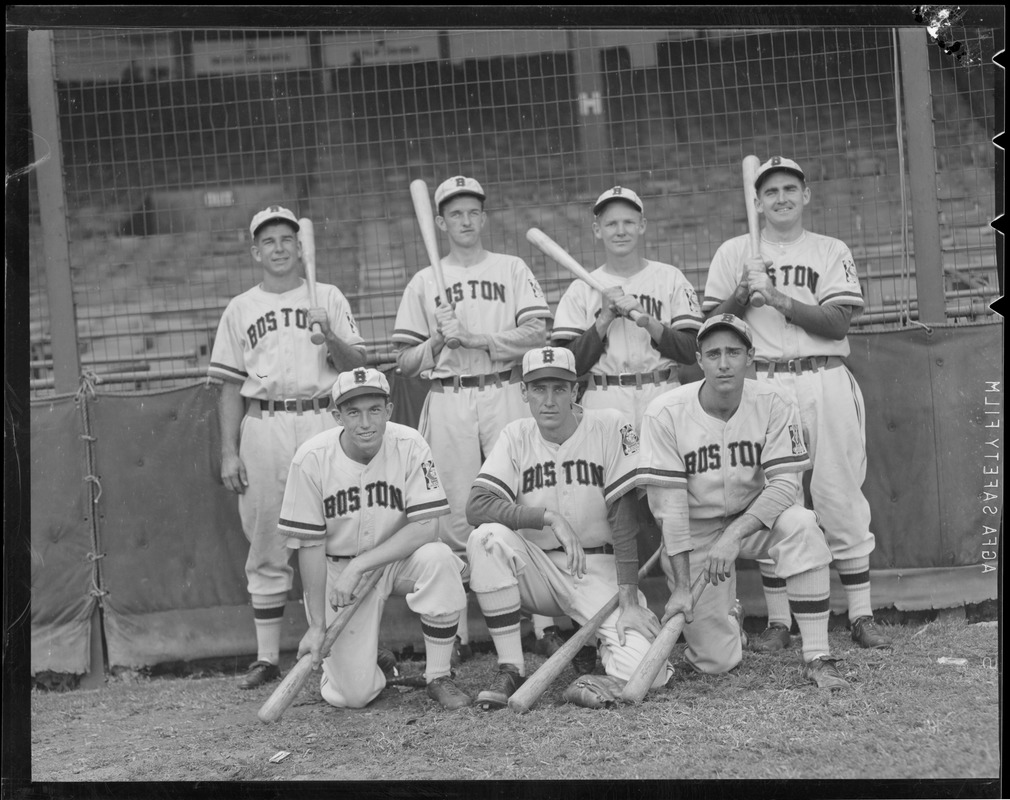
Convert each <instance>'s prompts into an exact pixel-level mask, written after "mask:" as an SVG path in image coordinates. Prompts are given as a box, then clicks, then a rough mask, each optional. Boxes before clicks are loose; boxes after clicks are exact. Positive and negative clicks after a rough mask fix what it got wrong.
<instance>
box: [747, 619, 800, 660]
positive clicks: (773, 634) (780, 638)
mask: <svg viewBox="0 0 1010 800" xmlns="http://www.w3.org/2000/svg"><path fill="white" fill-rule="evenodd" d="M790 642H791V638H790V636H789V628H787V627H786V626H785V625H782V624H780V623H778V622H773V623H771V625H769V626H768V627H767V628H765V629H764V630H763V631H761V633H759V634H758V635H757V636H755V637H753V638H752V639H751V640H750V644H749V645H748V649H749V650H751V651H752V652H754V653H777V652H778V651H779V650H785V649H786V648H787V647H789V645H790Z"/></svg>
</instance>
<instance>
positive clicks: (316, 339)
mask: <svg viewBox="0 0 1010 800" xmlns="http://www.w3.org/2000/svg"><path fill="white" fill-rule="evenodd" d="M311 329H312V344H322V343H323V342H325V341H326V336H325V335H324V334H323V326H322V325H320V324H319V323H318V322H313V323H312V325H311Z"/></svg>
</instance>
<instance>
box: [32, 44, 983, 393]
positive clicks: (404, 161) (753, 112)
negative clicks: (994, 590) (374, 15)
mask: <svg viewBox="0 0 1010 800" xmlns="http://www.w3.org/2000/svg"><path fill="white" fill-rule="evenodd" d="M958 34H959V35H960V36H961V38H962V39H963V40H964V41H965V43H966V45H967V48H968V49H970V51H971V52H972V53H974V54H976V55H977V57H976V58H973V59H971V60H970V61H968V62H965V61H961V62H956V61H955V60H954V59H953V58H950V57H949V56H947V55H946V54H944V53H943V52H942V51H941V50H940V49H939V48H936V47H930V48H929V70H928V76H925V75H923V76H919V80H922V81H926V80H928V82H929V88H930V90H931V95H932V118H933V119H934V127H933V130H932V131H928V132H927V133H928V134H929V135H931V136H932V138H933V143H934V150H933V152H934V154H935V164H920V163H914V164H913V163H909V159H908V157H907V154H906V153H907V145H908V142H909V139H910V137H913V136H919V135H923V132H922V131H919V130H909V129H908V126H906V125H905V111H904V106H903V94H902V91H901V90H902V86H903V85H904V80H903V76H902V74H901V71H900V70H901V67H900V61H901V59H900V57H899V48H898V45H897V38H896V35H895V32H894V31H892V30H891V29H883V28H873V27H868V28H859V29H825V30H807V29H802V30H801V29H796V30H784V29H769V30H740V31H732V30H718V31H716V30H669V29H663V30H658V29H649V30H621V31H615V30H589V29H579V30H547V29H539V30H483V31H460V30H452V31H438V30H410V31H397V30H368V31H365V30H355V31H350V32H338V31H320V30H313V31H285V32H283V33H273V34H267V33H264V32H262V31H237V30H236V31H230V32H221V31H198V30H185V31H182V30H180V31H163V30H159V31H152V30H115V31H112V30H61V31H57V32H56V33H55V35H54V37H53V53H52V57H53V59H54V61H55V81H53V83H54V85H53V86H51V87H48V89H49V92H50V94H51V97H52V98H53V102H54V103H55V104H56V112H57V118H58V128H59V131H58V132H59V137H60V141H61V146H62V150H61V152H62V156H63V197H62V201H63V204H64V207H65V216H66V223H67V239H68V242H67V245H66V247H67V250H68V251H69V252H68V257H69V271H70V277H71V281H72V292H73V303H74V308H75V313H76V327H75V333H76V339H77V343H78V351H79V353H80V360H81V367H82V369H86V370H89V371H91V372H94V373H95V374H96V375H99V376H100V377H101V378H102V380H103V381H105V382H106V383H110V384H115V385H117V386H118V387H119V388H125V389H130V388H137V389H146V388H164V387H169V386H172V385H176V384H178V383H179V382H186V381H190V382H191V381H193V380H195V379H198V378H199V377H200V376H203V375H204V374H205V370H206V364H207V361H208V357H209V353H210V349H211V345H212V339H213V336H214V332H215V328H216V325H217V321H218V319H219V317H220V315H221V312H222V311H223V309H224V307H225V305H226V303H227V302H228V300H229V299H230V298H231V297H233V296H234V295H236V294H238V293H240V292H242V291H244V290H245V289H247V288H249V287H251V286H252V285H254V284H255V283H257V282H258V281H259V279H260V271H259V268H258V267H257V266H256V265H255V263H254V262H253V261H252V259H251V257H250V254H249V246H250V241H249V236H248V227H247V226H248V221H249V219H250V217H251V216H252V214H253V213H254V212H255V211H257V210H259V209H260V208H263V207H264V206H266V205H268V204H273V203H279V204H282V205H285V206H287V207H289V208H291V209H292V210H294V211H295V213H296V214H298V215H299V216H308V217H311V218H312V219H313V220H314V222H315V227H316V236H317V248H318V265H319V267H318V268H319V279H320V281H323V282H329V283H334V284H336V285H338V286H339V287H340V288H341V289H342V290H343V291H344V293H345V294H346V295H347V296H348V297H349V299H350V300H351V303H352V305H353V308H354V312H355V314H356V316H357V319H358V322H359V324H360V326H361V328H362V331H363V334H364V336H365V338H366V340H367V343H368V346H369V353H370V358H371V360H372V361H373V362H374V363H388V362H389V361H391V360H392V350H391V345H390V343H389V336H390V333H391V330H392V321H393V318H394V316H395V313H396V308H397V305H398V303H399V298H400V294H401V292H402V290H403V287H404V285H405V284H406V281H407V279H408V278H409V276H410V275H412V274H413V273H414V272H415V271H416V270H417V269H419V268H421V267H423V266H425V265H426V264H427V259H426V257H425V255H424V248H423V244H422V242H421V239H420V235H419V232H418V230H417V226H416V223H415V221H414V217H413V211H412V207H411V203H410V197H409V192H408V185H409V183H410V181H411V180H413V179H415V178H423V179H425V180H427V181H428V183H429V186H430V187H431V188H432V189H434V186H435V185H436V184H437V183H438V182H440V181H441V180H444V179H445V178H447V177H450V176H452V175H456V174H467V175H472V176H474V177H476V178H478V179H479V180H480V181H481V183H482V184H483V185H484V187H485V189H486V190H487V191H488V193H489V197H488V203H487V210H488V212H489V217H490V227H489V230H488V233H487V236H486V238H485V240H484V244H485V246H486V247H487V248H488V249H490V250H497V251H505V252H511V253H516V254H518V255H520V256H522V257H523V258H525V259H526V260H527V262H528V263H529V264H530V265H531V267H532V268H533V271H534V272H535V274H536V275H537V277H538V278H539V279H540V280H541V282H542V285H543V286H544V288H545V290H546V291H547V294H548V300H550V301H551V303H552V304H556V302H557V300H558V299H559V297H560V295H561V293H562V291H563V290H564V288H565V287H567V285H568V283H569V282H570V280H571V278H570V276H569V275H568V274H567V273H564V272H562V271H560V270H559V269H558V268H557V267H556V266H555V265H554V264H553V263H551V262H549V261H547V260H546V259H545V258H544V257H543V256H542V255H540V254H539V252H538V251H535V250H533V249H532V248H531V247H530V245H529V244H527V242H526V240H525V231H526V230H527V229H528V228H529V227H531V226H534V225H535V226H538V227H541V228H543V229H544V230H545V231H547V232H548V233H549V234H550V235H551V236H553V237H554V238H555V239H556V240H557V241H559V242H560V243H561V244H562V245H564V246H565V247H567V248H568V249H569V251H570V252H571V253H572V254H573V255H574V256H575V258H576V259H578V260H580V261H581V262H582V263H584V264H586V265H587V266H588V267H595V266H596V265H598V264H599V263H601V262H602V259H603V256H602V252H601V251H598V250H597V249H596V248H595V242H594V239H593V236H592V231H591V228H590V223H591V216H590V211H589V208H590V205H591V202H592V200H593V199H595V197H596V196H597V195H598V194H599V193H600V192H601V191H603V190H604V189H606V188H609V187H610V186H613V185H615V184H621V185H625V186H629V187H631V188H634V189H635V190H636V191H637V192H638V193H639V194H640V195H641V196H642V198H643V200H644V201H645V203H646V216H647V217H648V220H649V223H648V225H649V227H648V231H647V234H646V255H647V256H648V257H650V258H654V259H657V260H660V261H666V262H668V263H672V264H675V265H676V266H678V267H680V268H681V269H682V270H683V271H684V272H685V274H686V275H687V276H688V278H689V279H690V280H691V281H692V283H693V284H694V285H695V287H696V288H697V289H698V290H699V291H700V290H701V289H703V288H704V284H705V276H706V273H707V269H708V265H709V260H710V258H711V256H712V254H713V253H714V251H715V249H716V248H717V247H718V246H719V244H720V243H721V242H722V241H724V240H725V239H727V238H729V237H731V236H735V235H738V234H740V233H743V232H744V231H745V230H746V215H745V209H744V206H743V199H742V191H741V186H740V183H741V181H740V161H741V159H742V158H743V156H744V155H746V154H748V153H755V154H757V155H758V156H759V157H761V158H762V160H764V159H766V158H768V157H770V156H772V155H777V154H778V155H784V156H788V157H791V158H794V159H796V160H797V161H799V162H800V163H801V164H802V165H803V167H804V169H805V170H806V171H807V174H808V176H809V182H810V186H811V189H812V193H813V199H812V202H811V204H810V207H809V212H808V216H807V227H809V228H811V229H812V230H816V231H819V232H822V233H825V234H828V235H832V236H837V237H839V238H841V239H843V240H844V241H846V242H847V243H848V244H849V245H850V247H851V248H852V249H853V252H854V255H855V257H856V261H857V268H858V269H859V271H860V277H861V279H862V283H863V291H864V295H865V296H866V299H867V308H866V312H865V313H864V315H863V317H862V319H861V320H860V321H859V322H858V323H857V324H858V325H864V326H865V325H886V326H895V327H897V326H902V325H905V324H908V323H909V322H910V321H912V320H915V319H916V318H917V314H918V311H917V298H916V285H915V281H914V276H915V272H916V264H915V252H914V248H913V246H912V236H911V229H912V224H911V222H912V213H913V209H914V208H915V204H916V203H917V202H919V201H920V200H921V198H919V197H916V196H913V193H912V192H911V191H910V189H909V186H908V182H907V177H908V175H909V174H910V173H911V171H913V170H932V169H934V168H935V175H936V181H935V184H936V198H935V202H937V203H938V204H939V219H938V225H939V232H940V248H941V251H942V258H941V261H942V263H941V264H938V265H933V264H930V265H929V268H930V269H942V272H943V278H944V294H945V302H946V309H947V312H946V313H947V317H948V318H949V319H950V320H952V321H969V320H976V319H982V318H987V317H990V318H991V312H990V311H989V310H988V308H987V306H988V303H989V302H991V301H992V300H993V299H994V298H995V297H996V296H997V295H998V294H999V287H998V285H997V284H998V281H997V270H996V241H995V233H994V232H993V231H992V229H991V228H990V227H989V222H990V220H992V219H993V218H994V217H995V214H996V192H995V185H996V183H995V164H994V148H993V146H992V144H991V141H990V140H991V137H992V136H993V135H994V134H995V133H996V120H995V115H996V91H995V88H996V78H995V74H994V72H995V67H994V66H993V65H992V63H991V56H992V55H993V52H994V47H993V37H992V31H989V30H977V29H973V30H963V31H959V32H958ZM923 40H924V41H923V45H922V46H923V47H926V41H925V36H924V37H923ZM904 77H907V76H904ZM35 112H36V109H33V115H34V114H35ZM35 141H36V149H37V152H36V157H37V158H38V157H39V156H40V155H42V153H40V152H38V150H39V148H41V147H43V146H44V145H43V144H42V142H41V141H40V139H39V138H38V137H36V140H35ZM32 197H33V220H32V222H33V224H32V226H31V237H32V238H31V261H32V267H31V276H32V282H31V323H32V332H31V359H32V360H31V368H32V390H33V395H34V396H43V395H46V394H51V393H52V392H53V385H54V381H53V362H52V358H53V352H52V346H51V336H52V322H53V320H51V318H50V316H51V315H50V312H49V296H50V287H49V286H48V285H47V283H48V282H50V281H51V280H52V273H50V274H49V275H48V276H47V270H46V269H44V268H43V261H44V260H43V258H42V256H43V253H44V251H45V248H46V247H52V246H53V245H52V243H51V242H49V241H45V242H43V240H42V239H43V237H42V235H41V232H40V225H39V222H40V217H41V216H42V214H44V213H45V211H46V209H45V208H44V207H43V206H44V205H45V203H47V202H52V201H51V198H50V199H48V200H43V201H40V199H39V196H38V192H37V191H35V190H34V188H33V190H32Z"/></svg>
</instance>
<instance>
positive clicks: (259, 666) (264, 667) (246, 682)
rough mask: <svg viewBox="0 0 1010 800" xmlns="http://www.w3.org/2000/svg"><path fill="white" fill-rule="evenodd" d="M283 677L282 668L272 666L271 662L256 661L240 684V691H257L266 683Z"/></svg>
mask: <svg viewBox="0 0 1010 800" xmlns="http://www.w3.org/2000/svg"><path fill="white" fill-rule="evenodd" d="M280 676H281V670H280V667H278V666H277V665H276V664H271V663H270V662H269V661H254V662H253V663H252V664H250V665H249V670H248V672H246V674H245V675H244V676H242V680H240V681H239V682H238V688H239V689H255V688H256V687H257V686H262V685H263V684H264V683H270V682H271V681H275V680H277V679H278V678H280Z"/></svg>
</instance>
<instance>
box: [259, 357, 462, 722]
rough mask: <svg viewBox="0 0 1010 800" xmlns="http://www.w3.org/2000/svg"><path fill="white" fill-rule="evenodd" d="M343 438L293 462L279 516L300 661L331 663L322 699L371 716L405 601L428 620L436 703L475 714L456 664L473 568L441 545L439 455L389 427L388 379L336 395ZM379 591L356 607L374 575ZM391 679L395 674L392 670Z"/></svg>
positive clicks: (443, 507) (349, 382)
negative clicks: (394, 613)
mask: <svg viewBox="0 0 1010 800" xmlns="http://www.w3.org/2000/svg"><path fill="white" fill-rule="evenodd" d="M332 395H333V414H334V416H335V418H336V421H337V427H335V428H332V429H331V430H329V431H326V432H325V433H321V434H319V435H317V436H314V437H313V438H311V439H310V440H309V441H307V442H306V443H305V444H304V445H302V446H301V447H300V448H299V449H298V451H297V452H296V454H295V457H294V460H293V461H292V463H291V469H290V472H289V474H288V480H287V485H286V488H285V491H284V502H283V505H282V507H281V517H280V525H279V528H280V533H281V534H283V535H284V536H287V537H288V547H290V548H292V549H296V550H297V551H298V567H299V570H300V572H301V577H302V583H303V585H304V590H305V614H306V617H307V619H308V623H309V629H308V631H306V633H305V636H303V637H302V641H301V643H300V644H299V645H298V656H299V657H301V656H302V655H304V654H305V653H311V654H312V666H313V668H316V667H318V666H319V665H320V663H321V664H322V667H323V674H322V678H321V682H320V691H321V693H322V696H323V699H324V700H326V702H327V703H329V704H330V705H333V706H336V707H338V708H361V707H363V706H365V705H367V704H368V703H369V702H371V701H372V700H373V699H375V697H376V696H377V695H378V694H379V692H381V691H382V690H383V688H384V687H385V686H386V674H385V672H384V670H383V669H382V668H381V667H380V665H379V664H378V663H376V656H377V653H378V639H379V623H380V621H381V619H382V610H383V606H384V605H385V602H386V598H387V597H389V595H391V594H395V595H398V596H403V597H406V599H407V607H408V608H410V609H411V611H413V612H415V613H416V614H418V615H419V616H420V617H421V627H422V629H423V633H424V645H425V655H426V657H427V663H426V666H425V672H424V677H425V681H426V683H427V687H428V688H427V691H428V695H429V696H430V697H431V698H432V699H434V700H436V701H438V702H439V703H440V704H441V705H442V706H443V707H444V708H448V709H456V708H462V707H464V706H468V705H470V704H471V702H472V701H471V698H470V697H469V696H467V695H466V694H465V693H463V692H462V691H461V690H460V689H459V688H457V687H456V685H455V684H454V683H453V681H452V679H451V677H450V665H449V664H450V659H451V657H452V651H453V645H454V643H455V637H456V626H457V624H458V623H459V618H460V614H461V613H463V611H464V609H465V608H466V595H465V593H464V591H463V582H462V579H461V577H460V576H461V572H462V570H463V569H464V564H463V561H462V560H461V559H460V558H459V557H457V556H455V555H453V552H452V550H450V549H449V547H448V545H446V544H443V543H442V542H439V541H437V530H438V528H437V525H436V524H435V518H436V517H439V516H442V515H444V514H448V513H449V502H448V500H446V497H445V491H444V490H443V488H442V486H441V484H440V483H439V479H438V473H437V472H436V470H435V464H434V462H433V461H432V457H431V450H430V449H429V448H428V444H427V442H425V441H424V439H423V438H422V436H421V434H419V433H418V432H417V431H415V430H414V429H413V428H409V427H407V426H405V425H399V424H397V423H395V422H390V421H389V420H390V416H391V414H392V410H393V404H392V403H391V402H390V401H389V383H388V382H387V381H386V378H385V376H383V374H382V373H381V372H379V371H378V370H375V369H371V368H358V369H354V370H351V371H349V372H343V373H341V374H340V375H339V376H338V378H337V382H336V383H335V384H334V386H333V392H332ZM376 569H378V570H382V577H381V578H380V579H379V582H378V583H377V584H376V586H375V588H374V589H373V590H372V591H371V592H369V593H368V594H367V595H365V596H364V597H356V596H355V594H354V589H355V586H357V584H358V582H359V580H360V579H361V578H362V576H363V575H365V574H366V573H368V572H371V571H373V570H376ZM352 603H357V605H358V608H357V610H356V611H355V613H354V616H353V617H352V618H351V621H350V623H349V624H348V625H347V627H346V628H345V629H344V630H343V631H342V632H341V634H340V635H339V637H338V638H337V640H336V642H335V643H334V645H333V648H332V650H331V651H330V654H329V655H328V656H326V657H325V658H323V656H322V653H321V652H320V648H321V645H322V642H323V638H324V636H325V632H326V626H327V625H328V624H329V623H330V622H331V620H332V619H333V617H334V616H335V614H336V609H338V608H340V607H341V606H348V605H351V604H352ZM387 668H388V667H387Z"/></svg>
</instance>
